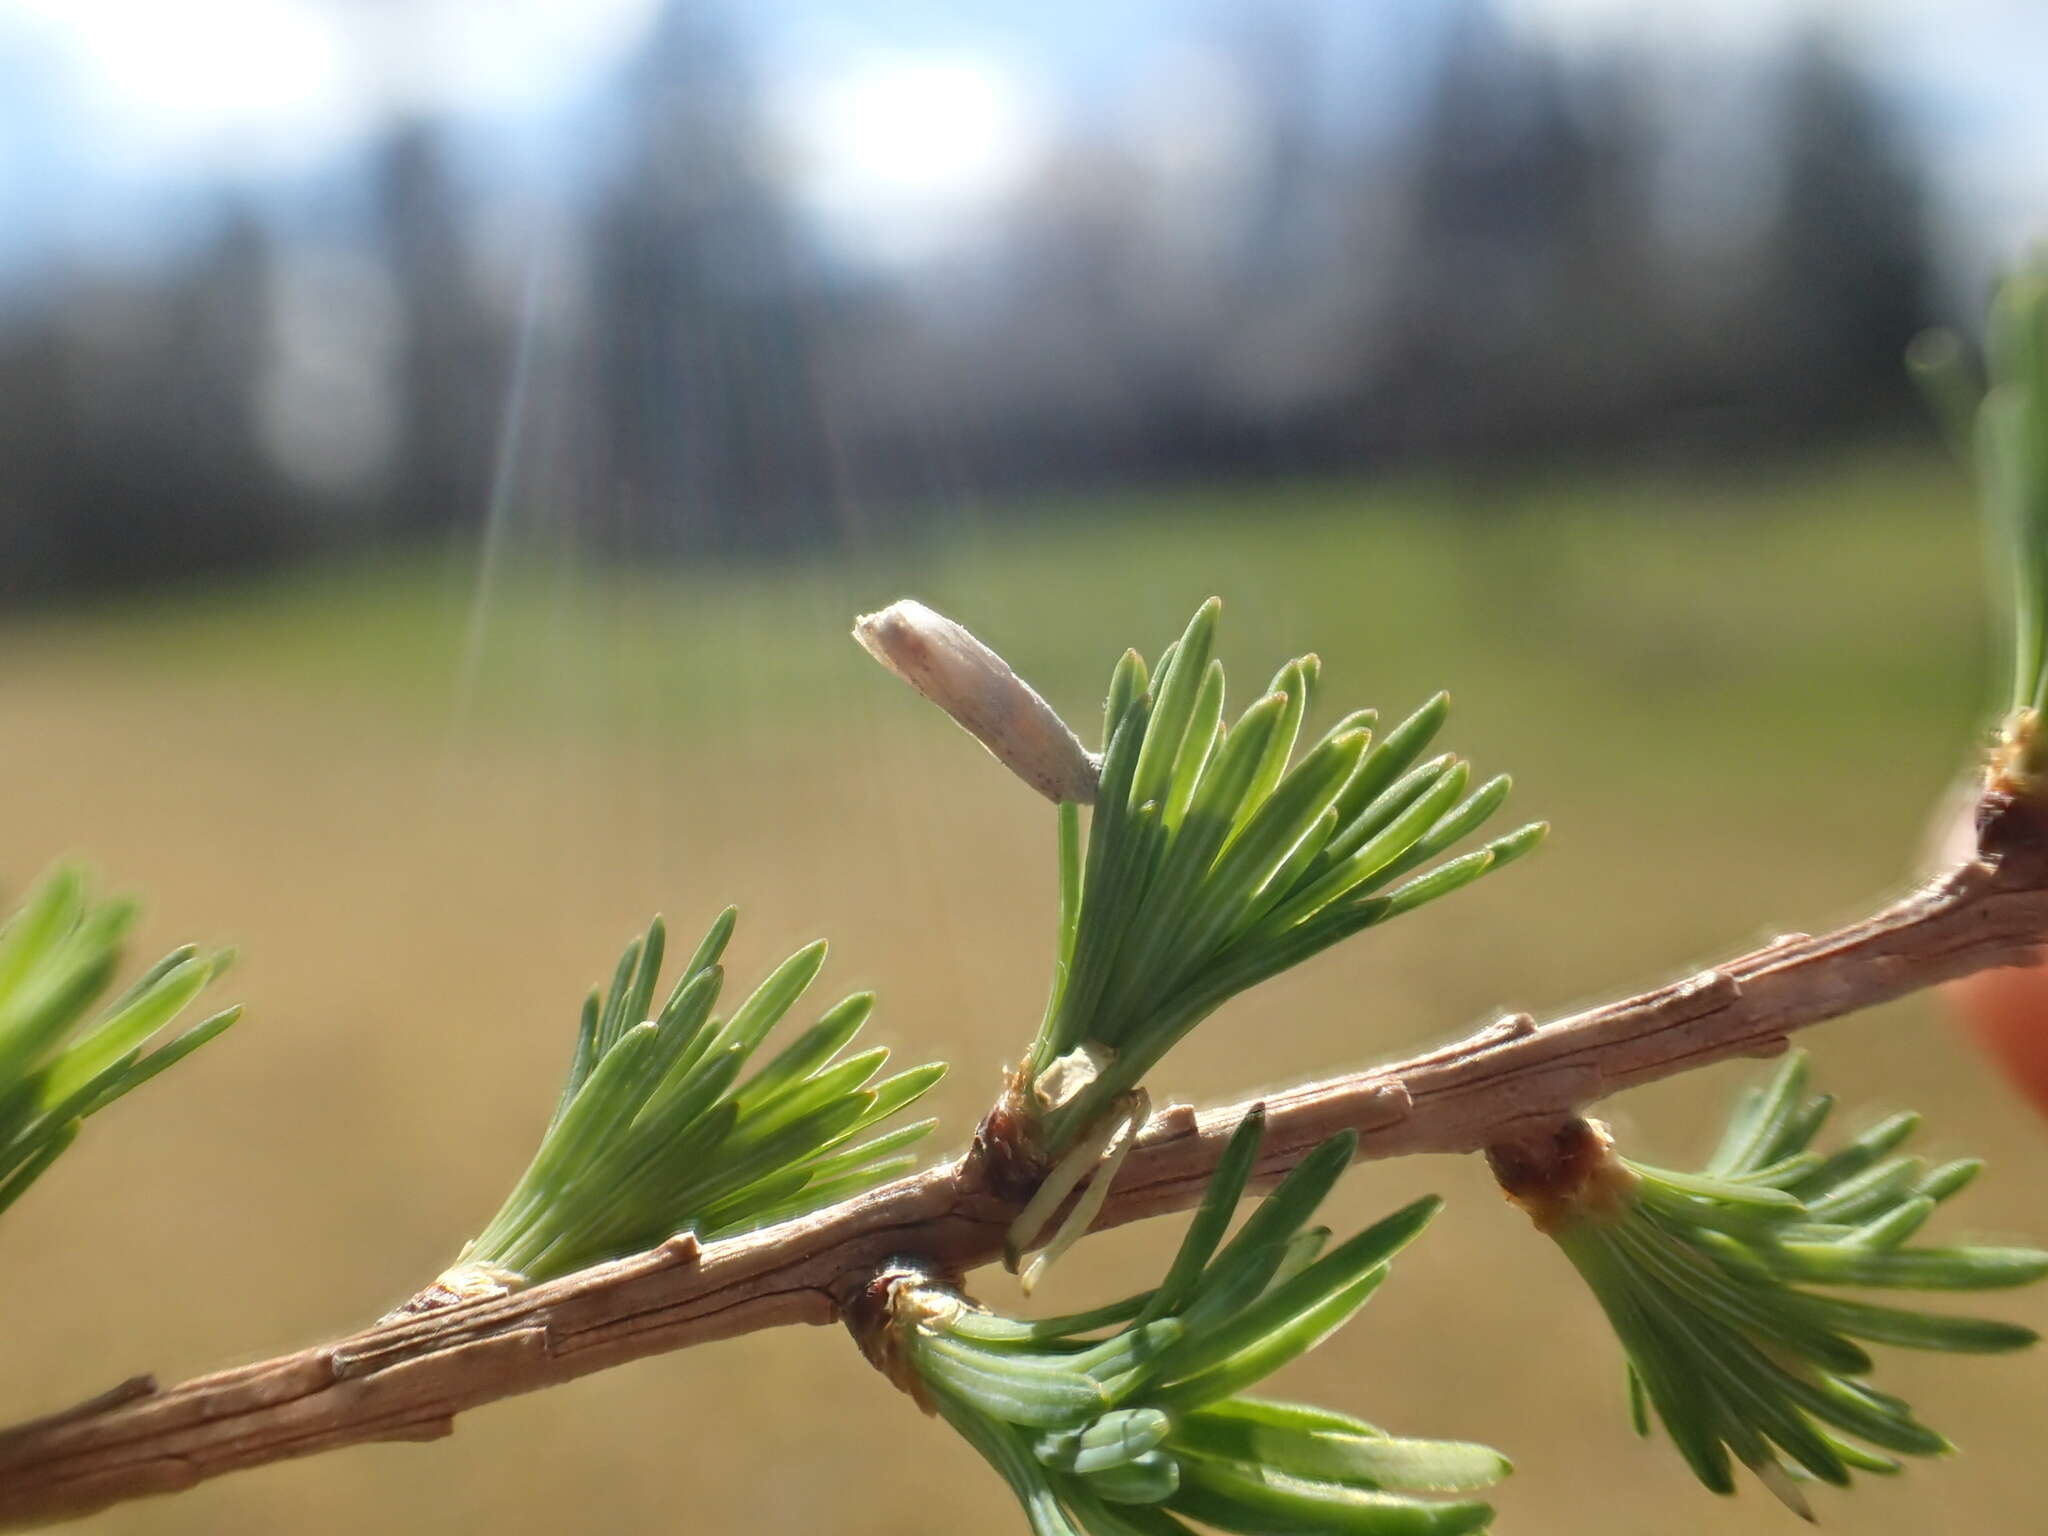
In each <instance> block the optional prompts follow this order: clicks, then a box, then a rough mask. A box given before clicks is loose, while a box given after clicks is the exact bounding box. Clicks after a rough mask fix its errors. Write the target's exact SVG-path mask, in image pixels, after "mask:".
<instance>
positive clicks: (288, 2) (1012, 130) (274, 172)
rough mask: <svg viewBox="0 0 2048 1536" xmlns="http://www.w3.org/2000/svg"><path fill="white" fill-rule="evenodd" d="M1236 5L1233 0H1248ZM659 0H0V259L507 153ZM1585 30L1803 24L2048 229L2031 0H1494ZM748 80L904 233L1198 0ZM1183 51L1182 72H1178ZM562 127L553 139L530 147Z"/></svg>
mask: <svg viewBox="0 0 2048 1536" xmlns="http://www.w3.org/2000/svg"><path fill="white" fill-rule="evenodd" d="M1267 3H1268V5H1269V7H1270V9H1272V10H1274V11H1277V12H1279V13H1281V14H1283V15H1284V14H1286V13H1287V12H1289V11H1290V10H1293V11H1299V12H1300V13H1302V14H1303V15H1305V16H1307V17H1308V18H1310V19H1311V20H1312V21H1313V23H1314V24H1315V25H1316V26H1317V27H1318V28H1319V29H1322V30H1324V31H1327V30H1329V29H1330V28H1332V27H1336V28H1339V29H1342V30H1346V31H1350V32H1353V33H1362V32H1369V31H1372V30H1373V29H1377V32H1378V34H1379V39H1378V40H1379V42H1380V44H1381V46H1380V47H1379V48H1378V50H1377V52H1378V55H1379V56H1381V57H1382V58H1392V59H1395V60H1398V59H1399V58H1400V57H1402V56H1403V53H1402V49H1403V46H1404V43H1405V40H1406V39H1407V38H1408V37H1410V36H1414V35H1419V31H1418V29H1420V28H1423V27H1425V26H1426V24H1427V23H1426V20H1425V18H1427V17H1428V16H1430V15H1432V14H1435V13H1436V12H1435V11H1433V9H1432V8H1433V7H1436V8H1438V9H1440V0H1267ZM1253 4H1254V5H1256V4H1257V0H1253ZM658 8H659V0H407V3H402V4H398V3H384V4H371V3H365V0H186V3H172V0H0V188H4V192H0V196H4V199H5V203H4V206H0V262H12V264H13V265H15V266H16V267H17V269H18V268H19V266H20V265H21V263H22V262H23V261H25V260H28V259H31V258H32V257H33V256H34V255H37V254H40V253H44V252H47V251H48V250H50V249H52V248H56V247H61V246H66V245H68V246H70V247H73V248H76V247H78V246H80V245H87V246H97V247H99V248H102V249H105V248H118V247H120V246H121V245H122V244H123V243H124V242H127V241H131V240H137V241H141V240H146V239H147V237H148V235H149V232H150V221H151V220H152V219H154V218H159V217H170V214H169V213H168V212H161V213H160V212H159V210H171V209H176V208H180V207H189V206H190V201H189V200H190V197H191V194H192V192H193V191H194V190H195V189H203V188H209V187H213V186H217V185H220V184H229V185H234V186H239V187H252V188H257V189H262V188H266V187H289V186H291V185H293V184H296V183H303V182H304V181H306V180H307V179H308V178H310V177H317V176H318V174H319V173H320V172H321V171H322V170H323V169H325V168H329V167H332V166H335V165H338V164H343V163H346V161H347V159H348V157H349V156H350V155H351V154H352V153H353V152H355V151H357V150H359V149H360V148H361V147H362V146H363V144H364V143H365V142H366V141H367V140H368V139H369V137H370V136H371V135H372V134H374V132H375V131H376V129H377V128H378V126H379V125H380V124H381V123H383V122H384V121H386V120H388V118H389V117H390V116H391V115H392V114H393V113H396V112H401V111H408V110H420V111H426V112H432V113H437V114H446V115H449V116H451V117H453V118H454V119H456V120H458V121H461V122H466V123H467V124H468V125H469V126H470V128H471V130H472V135H473V140H477V141H482V142H485V143H502V144H503V145H504V146H505V152H506V154H507V156H508V157H514V156H517V155H519V154H526V153H539V154H542V155H543V156H544V155H545V154H546V153H547V152H548V151H549V147H550V145H551V135H552V136H554V137H559V136H560V134H561V132H562V125H563V124H564V123H565V122H568V121H570V120H572V116H573V112H574V109H575V108H576V106H577V105H578V104H579V103H584V102H587V101H588V100H589V99H590V97H591V95H592V94H593V93H594V92H595V91H596V90H597V89H598V88H599V87H600V85H601V83H602V82H603V80H604V79H606V78H607V76H608V75H609V74H610V73H611V72H612V71H613V70H615V69H616V68H617V67H618V66H619V64H620V63H621V61H622V60H623V59H624V58H626V57H627V56H628V55H629V54H630V52H631V51H632V49H633V48H634V47H635V45H636V44H637V43H638V42H639V41H640V40H641V39H642V38H643V37H644V35H645V32H646V29H647V28H648V27H649V25H650V24H651V23H652V21H653V19H654V16H655V14H656V12H657V10H658ZM1497 8H1498V10H1499V11H1500V12H1501V13H1502V15H1503V16H1504V17H1506V19H1507V20H1508V21H1509V22H1510V23H1511V24H1512V25H1515V26H1517V27H1522V28H1526V29H1529V30H1530V31H1531V32H1533V33H1536V34H1538V35H1540V36H1542V37H1544V38H1546V39H1548V40H1550V41H1553V42H1557V43H1560V44H1563V45H1565V46H1567V47H1570V48H1573V49H1579V50H1606V49H1610V48H1612V47H1615V46H1617V45H1619V44H1627V43H1631V42H1636V41H1641V40H1645V39H1648V40H1652V41H1660V42H1664V43H1678V44H1681V45H1682V47H1683V50H1684V51H1683V52H1682V53H1680V54H1679V55H1678V56H1680V57H1706V56H1710V55H1715V54H1722V55H1737V56H1740V55H1744V54H1758V53H1762V52H1764V51H1767V50H1768V49H1770V48H1771V47H1772V46H1773V45H1774V44H1775V43H1777V42H1779V41H1781V40H1782V39H1783V38H1784V36H1785V35H1786V34H1787V33H1788V32H1790V31H1791V30H1793V29H1795V28H1798V27H1801V26H1803V25H1807V24H1810V23H1811V22H1812V21H1814V20H1815V19H1816V18H1821V19H1825V20H1827V21H1828V22H1830V23H1832V24H1833V25H1835V26H1836V28H1837V29H1838V30H1839V31H1840V32H1841V33H1842V34H1843V35H1844V36H1845V37H1846V38H1847V39H1848V40H1849V41H1851V42H1852V43H1853V44H1854V45H1855V47H1856V48H1857V51H1858V53H1859V55H1860V56H1861V57H1862V59H1863V61H1864V62H1865V63H1866V65H1867V66H1868V67H1869V68H1870V70H1871V71H1872V73H1873V75H1874V76H1875V77H1876V79H1877V81H1878V83H1879V85H1880V86H1881V88H1882V89H1884V90H1885V91H1886V92H1887V94H1889V95H1890V96H1891V97H1893V98H1894V99H1895V100H1896V101H1898V102H1899V103H1900V104H1901V106H1902V107H1903V108H1904V109H1905V111H1906V113H1907V116H1908V121H1909V123H1910V125H1911V127H1912V130H1913V132H1914V133H1915V135H1916V137H1917V139H1918V141H1919V146H1920V148H1921V150H1922V152H1923V154H1924V155H1925V156H1926V157H1927V159H1928V161H1929V163H1930V165H1931V166H1932V168H1933V169H1934V171H1935V173H1936V176H1937V179H1938V181H1939V183H1940V185H1941V186H1942V188H1943V189H1944V193H1945V195H1946V197H1947V199H1948V206H1947V208H1946V210H1945V211H1946V212H1947V213H1948V214H1949V215H1950V216H1951V217H1952V218H1954V219H1957V220H1959V221H1961V222H1962V223H1963V224H1964V225H1966V226H1967V228H1968V231H1969V233H1970V234H1971V236H1972V237H1973V239H1972V241H1971V242H1970V243H1974V244H1975V245H1976V246H1977V247H1978V248H1979V249H1980V250H1981V251H1982V252H1983V253H1984V254H1985V255H1987V256H1989V257H1991V258H1992V259H1998V260H2003V259H2010V258H2011V257H2012V256H2014V255H2016V254H2017V253H2018V252H2019V250H2020V249H2021V248H2022V247H2023V246H2025V245H2026V244H2027V243H2028V242H2030V241H2037V240H2041V239H2042V238H2044V237H2048V85H2044V82H2048V4H2044V3H2043V0H1693V3H1685V4H1669V5H1664V4H1659V5H1645V4H1642V3H1641V0H1501V3H1500V5H1499V6H1498V7H1497ZM724 12H725V14H727V15H729V16H732V17H735V18H740V19H742V21H743V24H744V26H745V27H746V28H747V29H748V33H749V37H748V40H749V42H750V43H752V44H753V45H754V48H755V50H756V55H757V59H758V63H759V67H760V69H761V72H762V75H763V80H762V84H763V87H764V90H765V92H766V94H767V98H768V100H769V102H770V103H771V106H772V108H773V110H774V111H775V113H776V122H777V124H778V126H779V128H780V129H781V131H782V134H783V137H784V140H785V142H786V143H787V144H788V146H789V149H790V153H791V157H792V161H793V165H794V167H795V170H796V172H797V174H798V177H799V181H798V186H799V190H800V192H801V194H802V196H803V197H804V199H805V200H806V202H807V203H808V204H809V206H810V207H811V208H812V210H813V212H815V213H816V214H817V215H818V216H819V217H820V218H821V219H822V220H823V221H824V222H825V223H826V224H827V226H828V227H831V226H834V225H837V226H838V227H839V229H840V230H841V232H842V233H843V234H844V235H845V236H846V238H847V239H848V240H849V241H850V242H852V243H855V244H859V243H861V242H866V243H868V244H869V245H871V246H872V247H873V248H874V254H877V255H880V256H882V257H884V258H887V257H890V256H892V255H914V254H916V253H917V251H918V250H920V249H922V248H924V247H925V246H928V245H929V244H931V243H932V242H934V241H938V240H942V239H943V238H944V234H945V231H946V229H947V228H948V226H949V225H950V224H952V223H956V222H960V221H963V220H966V219H969V218H971V216H972V214H973V213H974V212H975V211H976V209H977V208H978V207H980V206H983V205H985V204H987V203H989V202H990V201H991V200H993V199H996V198H999V197H1000V196H1001V195H1002V194H1003V192H1004V191H1006V190H1007V189H1008V187H1009V186H1010V185H1011V184H1012V182H1013V181H1014V178H1015V177H1016V176H1018V175H1020V174H1022V172H1023V171H1024V169H1025V168H1026V167H1028V165H1029V164H1030V163H1031V160H1032V157H1033V155H1034V153H1035V152H1036V150H1037V149H1038V148H1040V147H1041V146H1042V144H1043V142H1044V140H1045V138H1046V136H1047V135H1048V134H1049V133H1050V132H1051V131H1052V128H1053V126H1054V125H1055V124H1056V123H1057V122H1058V121H1059V120H1060V118H1061V115H1062V114H1063V113H1065V112H1068V111H1071V110H1073V109H1074V107H1075V104H1076V103H1077V102H1086V101H1089V100H1091V99H1095V100H1100V99H1103V98H1118V97H1120V96H1121V95H1124V94H1128V93H1130V92H1131V91H1133V90H1134V89H1136V87H1134V85H1133V82H1134V81H1136V82H1138V83H1139V85H1143V84H1144V83H1145V82H1155V83H1156V82H1157V81H1158V80H1159V79H1160V78H1163V77H1172V75H1173V70H1174V69H1175V68H1179V69H1181V71H1182V76H1183V78H1180V79H1179V84H1180V86H1181V87H1182V88H1183V89H1192V90H1199V89H1200V88H1201V83H1202V82H1201V75H1200V61H1199V59H1198V58H1181V57H1179V56H1178V55H1176V53H1175V45H1176V40H1178V39H1197V38H1203V37H1209V38H1213V37H1214V36H1215V35H1216V32H1215V24H1216V22H1217V19H1218V17H1219V15H1222V14H1225V11H1224V8H1222V7H1220V6H1219V4H1218V3H1217V0H1190V3H1175V0H1118V3H1115V4H1102V3H1099V0H1038V3H1036V4H1032V5H1018V4H1015V3H1014V0H865V3H863V4H861V5H859V6H858V7H855V6H853V5H851V4H847V3H835V0H745V3H739V4H734V5H731V6H728V7H725V8H724ZM1190 72H1192V73H1191V74H1190ZM554 147H555V148H559V146H554Z"/></svg>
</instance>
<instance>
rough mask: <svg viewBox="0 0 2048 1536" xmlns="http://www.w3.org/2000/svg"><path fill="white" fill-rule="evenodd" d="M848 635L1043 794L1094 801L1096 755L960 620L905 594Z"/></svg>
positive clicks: (1078, 801)
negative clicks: (954, 619)
mask: <svg viewBox="0 0 2048 1536" xmlns="http://www.w3.org/2000/svg"><path fill="white" fill-rule="evenodd" d="M853 637H854V639H856V640H858V641H859V642H860V643H861V645H862V646H864V647H865V648H866V650H867V652H868V654H869V655H870V656H872V657H874V658H875V660H877V661H879V662H880V663H881V664H882V665H883V666H885V667H887V668H888V669H889V670H890V671H891V672H894V673H895V674H896V675H897V676H898V677H900V678H902V679H903V681H905V682H906V683H908V684H910V686H911V687H913V688H915V689H916V690H917V691H918V692H919V693H921V694H923V695H924V696H925V697H926V698H927V699H930V700H931V701H932V703H934V704H936V705H938V706H939V708H941V709H943V710H944V711H945V712H946V713H947V714H949V715H951V716H952V717H953V718H954V720H955V721H957V722H958V723H959V724H960V726H961V727H962V728H963V729H965V730H966V731H967V733H968V734H969V735H971V736H972V737H974V739H975V740H977V741H979V742H980V743H981V744H982V745H983V746H984V747H987V748H988V750H989V752H990V754H991V755H992V756H994V758H995V759H996V761H997V762H999V763H1001V764H1002V765H1003V766H1004V767H1005V768H1008V769H1009V770H1010V772H1012V773H1014V774H1016V775H1017V777H1018V778H1020V779H1022V780H1023V781H1024V782H1025V783H1026V784H1029V785H1030V786H1031V787H1032V788H1033V789H1035V790H1037V791H1038V792H1039V793H1040V794H1041V795H1044V796H1045V797H1046V799H1048V800H1050V801H1052V802H1053V803H1054V804H1056V805H1057V804H1059V803H1061V802H1063V801H1071V802H1073V803H1074V804H1076V805H1092V804H1094V802H1095V785H1096V780H1097V778H1098V776H1099V775H1098V767H1097V763H1096V760H1095V758H1094V757H1093V756H1092V755H1091V754H1090V753H1089V752H1088V750H1087V748H1085V747H1083V746H1082V745H1081V741H1080V738H1079V737H1077V736H1075V734H1074V733H1073V731H1072V729H1071V728H1069V726H1068V725H1067V723H1066V721H1064V720H1062V719H1061V718H1060V717H1059V715H1058V714H1057V713H1056V712H1055V711H1054V709H1053V707H1052V706H1051V705H1050V704H1048V703H1046V702H1045V700H1044V699H1042V698H1040V697H1039V695H1038V693H1037V691H1036V690H1035V689H1033V688H1032V686H1031V685H1030V684H1029V683H1027V682H1025V681H1024V679H1022V678H1021V677H1019V676H1018V675H1017V674H1016V673H1015V672H1013V671H1011V670H1010V665H1009V663H1008V662H1006V661H1004V660H1003V658H1002V657H1000V656H998V655H997V654H996V653H995V652H994V651H992V650H990V649H989V648H988V647H987V646H985V645H983V644H982V643H981V642H980V641H979V640H977V639H975V638H974V636H973V635H972V634H970V633H969V632H968V631H967V629H966V628H965V627H964V626H962V625H959V624H956V623H955V622H954V621H953V620H951V619H949V618H947V617H946V616H945V615H944V614H942V613H934V612H933V611H932V610H931V609H929V608H927V607H925V605H924V604H923V603H920V602H918V601H917V600H916V599H915V598H908V597H906V598H901V599H899V600H898V601H896V602H893V603H891V604H890V605H889V606H888V607H886V608H884V609H882V610H881V611H880V612H878V613H866V614H862V615H861V616H860V617H859V618H857V619H855V620H854V621H853Z"/></svg>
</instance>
